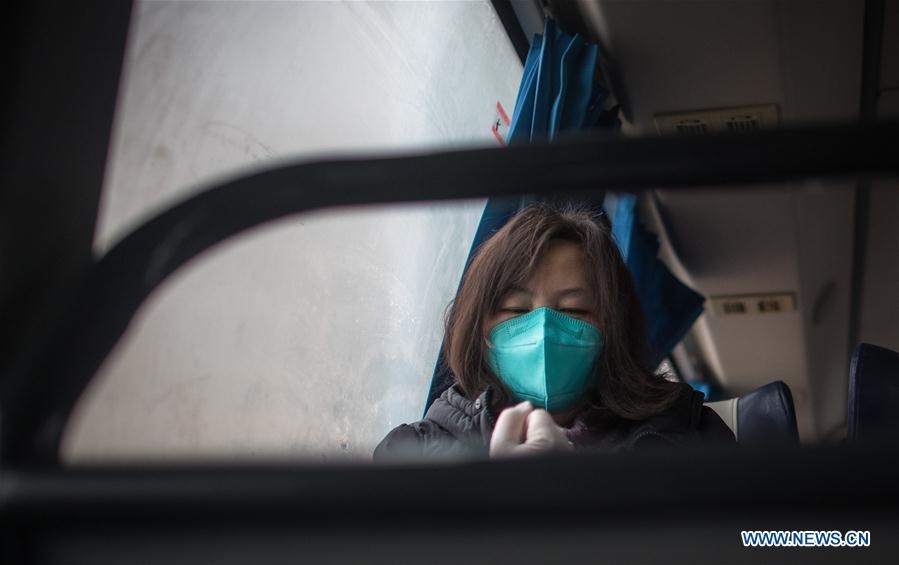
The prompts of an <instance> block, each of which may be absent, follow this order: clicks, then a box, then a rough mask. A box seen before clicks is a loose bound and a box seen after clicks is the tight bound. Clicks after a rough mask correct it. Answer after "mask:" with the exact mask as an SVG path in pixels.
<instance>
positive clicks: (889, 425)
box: [848, 343, 899, 442]
mask: <svg viewBox="0 0 899 565" xmlns="http://www.w3.org/2000/svg"><path fill="white" fill-rule="evenodd" d="M848 438H849V441H870V440H875V441H876V440H880V441H883V440H888V441H894V442H895V441H899V353H896V352H895V351H891V350H889V349H886V348H884V347H878V346H876V345H871V344H870V343H862V344H859V346H858V347H856V348H855V353H853V355H852V364H851V366H850V368H849V421H848Z"/></svg>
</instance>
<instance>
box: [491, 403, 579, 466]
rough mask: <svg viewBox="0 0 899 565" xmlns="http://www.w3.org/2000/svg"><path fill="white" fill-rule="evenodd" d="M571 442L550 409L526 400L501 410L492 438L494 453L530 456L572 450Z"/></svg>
mask: <svg viewBox="0 0 899 565" xmlns="http://www.w3.org/2000/svg"><path fill="white" fill-rule="evenodd" d="M572 449H573V448H572V446H571V442H569V441H568V438H566V437H565V432H564V431H562V428H560V427H559V426H557V425H556V423H555V422H554V421H553V418H552V416H550V415H549V412H547V411H546V410H543V409H535V408H534V407H533V406H531V403H530V402H522V403H521V404H518V405H517V406H513V407H512V408H506V409H505V410H503V411H502V413H500V415H499V418H498V419H497V421H496V427H495V428H494V429H493V435H492V436H491V437H490V456H491V457H505V456H515V455H529V454H535V453H541V452H545V451H571V450H572Z"/></svg>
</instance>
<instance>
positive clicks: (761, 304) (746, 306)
mask: <svg viewBox="0 0 899 565" xmlns="http://www.w3.org/2000/svg"><path fill="white" fill-rule="evenodd" d="M709 303H710V305H711V310H712V313H713V314H714V315H715V316H716V317H724V316H741V315H746V314H781V313H784V312H793V311H794V310H796V295H795V294H793V293H792V292H781V293H777V294H747V295H742V296H712V297H710V299H709Z"/></svg>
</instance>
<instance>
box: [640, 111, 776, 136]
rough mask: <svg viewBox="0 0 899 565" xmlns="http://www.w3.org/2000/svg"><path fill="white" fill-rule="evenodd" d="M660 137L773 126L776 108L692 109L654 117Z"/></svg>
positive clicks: (751, 129) (774, 124) (741, 130)
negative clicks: (661, 135)
mask: <svg viewBox="0 0 899 565" xmlns="http://www.w3.org/2000/svg"><path fill="white" fill-rule="evenodd" d="M655 123H656V129H657V130H658V132H659V133H660V134H663V135H667V134H674V135H702V134H706V133H717V132H746V131H756V130H759V129H764V128H773V127H776V126H777V123H778V119H777V106H776V105H774V104H768V105H765V106H747V107H744V108H724V109H718V110H695V111H691V112H675V113H671V114H656V115H655Z"/></svg>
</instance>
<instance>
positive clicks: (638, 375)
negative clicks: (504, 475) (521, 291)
mask: <svg viewBox="0 0 899 565" xmlns="http://www.w3.org/2000/svg"><path fill="white" fill-rule="evenodd" d="M559 239H561V240H565V241H572V242H575V243H578V244H579V245H580V246H581V249H582V251H583V254H584V259H585V261H586V274H587V279H588V282H589V284H590V286H591V289H592V291H593V294H594V298H595V305H596V315H597V317H598V319H599V321H600V330H601V331H602V333H603V336H604V338H605V339H604V345H603V352H602V356H601V357H600V359H599V361H598V362H597V365H596V367H595V369H594V382H595V388H594V392H595V398H594V399H593V400H594V402H595V403H596V404H598V406H599V408H600V409H601V410H602V411H604V412H607V413H608V415H610V416H611V415H614V416H618V417H620V418H626V419H629V420H641V419H645V418H648V417H650V416H653V415H655V414H658V413H660V412H662V411H664V410H665V409H666V408H667V407H668V406H670V405H671V404H672V403H673V402H674V400H675V399H676V398H677V395H678V393H679V387H678V385H676V384H675V383H672V382H669V381H667V380H665V379H664V378H661V377H659V376H656V375H654V374H653V372H652V370H651V368H650V367H647V366H646V361H647V359H648V356H647V338H646V322H645V319H644V316H643V311H642V309H641V307H640V302H639V299H638V298H637V293H636V289H635V288H634V282H633V279H632V278H631V275H630V272H629V271H628V269H627V266H626V265H625V264H624V261H623V260H622V258H621V254H620V253H619V252H618V246H617V245H616V244H615V242H614V240H613V239H612V233H611V226H610V225H609V222H608V220H607V219H606V218H605V216H603V215H601V214H597V213H594V212H592V211H590V210H588V209H584V208H576V207H564V208H559V207H553V206H549V205H545V204H538V205H534V206H531V207H529V208H526V209H525V210H523V211H521V212H520V213H518V214H517V215H516V216H515V217H513V218H512V219H511V220H509V221H508V222H507V223H506V225H505V226H503V227H502V228H501V229H500V230H499V231H497V232H496V233H495V234H494V235H493V236H492V237H490V239H488V240H487V241H485V242H484V243H483V245H481V246H480V247H479V248H478V250H477V252H476V254H475V256H474V258H473V259H472V260H471V263H470V264H469V266H468V270H467V272H466V273H465V277H464V278H463V280H462V285H461V286H460V288H459V292H458V293H457V295H456V299H455V300H454V301H453V302H452V303H451V304H450V306H449V309H448V311H447V316H446V341H445V344H444V355H445V360H446V363H447V365H448V366H449V368H450V369H451V370H452V372H453V374H454V375H455V378H456V382H457V383H458V384H459V385H460V386H461V388H462V390H463V392H464V393H465V394H466V396H468V397H469V398H475V397H476V396H478V395H479V394H480V393H481V392H483V391H484V390H485V389H486V388H487V386H488V385H491V386H492V387H493V388H495V389H496V390H498V391H500V392H501V395H500V396H501V397H502V399H503V400H501V401H500V402H508V401H509V399H510V395H509V392H508V390H507V389H506V387H505V386H503V384H502V381H501V380H500V379H499V378H498V377H497V376H496V375H495V374H494V373H493V372H492V371H491V369H490V367H489V366H488V364H487V358H486V351H485V350H486V339H485V335H484V323H485V321H486V320H487V319H488V318H489V317H490V316H491V315H492V314H493V313H494V312H495V311H496V310H497V308H498V307H499V305H500V300H502V298H503V296H504V295H505V294H506V293H507V292H508V291H509V289H511V288H512V287H513V286H516V285H517V286H521V285H523V284H524V283H525V281H527V279H528V278H529V276H530V275H531V273H532V272H533V271H534V269H535V267H536V265H537V263H538V262H539V261H540V259H541V256H542V254H543V253H544V252H545V250H546V248H547V245H548V244H549V242H550V241H552V240H559Z"/></svg>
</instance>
